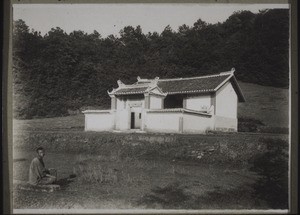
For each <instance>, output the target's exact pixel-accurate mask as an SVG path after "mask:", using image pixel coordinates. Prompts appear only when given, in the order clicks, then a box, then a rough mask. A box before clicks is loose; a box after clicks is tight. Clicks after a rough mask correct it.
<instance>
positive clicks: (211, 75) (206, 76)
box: [158, 71, 232, 82]
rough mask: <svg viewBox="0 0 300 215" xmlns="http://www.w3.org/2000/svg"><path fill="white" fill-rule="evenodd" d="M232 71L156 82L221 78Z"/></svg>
mask: <svg viewBox="0 0 300 215" xmlns="http://www.w3.org/2000/svg"><path fill="white" fill-rule="evenodd" d="M231 74H232V71H226V72H221V73H218V74H210V75H203V76H195V77H188V78H166V79H164V78H162V79H159V80H158V81H159V82H160V81H180V80H191V79H199V78H212V77H218V76H223V75H231Z"/></svg>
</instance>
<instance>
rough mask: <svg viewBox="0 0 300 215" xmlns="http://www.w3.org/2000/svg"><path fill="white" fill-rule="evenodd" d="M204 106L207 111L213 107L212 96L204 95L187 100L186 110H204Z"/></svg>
mask: <svg viewBox="0 0 300 215" xmlns="http://www.w3.org/2000/svg"><path fill="white" fill-rule="evenodd" d="M202 106H205V107H207V109H208V108H209V107H210V106H211V96H210V95H202V96H194V97H188V98H186V108H187V109H191V110H197V111H200V110H202V109H203V108H202Z"/></svg>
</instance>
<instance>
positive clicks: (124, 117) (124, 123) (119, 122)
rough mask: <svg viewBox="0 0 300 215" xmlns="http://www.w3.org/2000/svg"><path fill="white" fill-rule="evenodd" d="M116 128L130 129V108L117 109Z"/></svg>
mask: <svg viewBox="0 0 300 215" xmlns="http://www.w3.org/2000/svg"><path fill="white" fill-rule="evenodd" d="M115 124H116V130H128V129H130V109H123V110H117V111H116V113H115Z"/></svg>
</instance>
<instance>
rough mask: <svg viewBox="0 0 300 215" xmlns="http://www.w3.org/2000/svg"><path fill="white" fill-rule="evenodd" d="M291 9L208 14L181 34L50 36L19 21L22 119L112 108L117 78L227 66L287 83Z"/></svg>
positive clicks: (17, 97)
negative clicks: (213, 20)
mask: <svg viewBox="0 0 300 215" xmlns="http://www.w3.org/2000/svg"><path fill="white" fill-rule="evenodd" d="M288 50H289V13H288V10H286V9H274V10H265V11H261V12H259V13H258V14H253V13H251V12H249V11H240V12H236V13H234V14H233V15H231V16H230V17H229V18H228V19H227V20H226V21H225V22H223V23H217V24H208V23H205V22H203V21H202V20H201V19H199V20H197V21H196V22H195V23H194V25H193V26H187V25H182V26H179V28H178V30H177V31H175V30H173V29H171V27H170V26H167V27H166V28H165V29H164V30H163V32H162V33H160V34H159V33H157V32H152V33H151V32H149V33H147V34H144V33H143V32H142V27H141V26H137V27H135V28H134V27H132V26H126V27H124V28H123V29H121V31H120V37H115V36H113V35H110V36H108V37H106V38H102V37H101V35H100V34H99V33H98V32H97V31H94V32H93V33H91V34H87V33H85V32H83V31H73V32H71V33H69V34H67V33H66V32H64V30H63V29H60V28H58V27H57V28H52V29H51V30H50V31H49V32H48V33H47V34H46V35H44V36H42V35H41V34H40V32H37V31H35V30H32V31H30V30H29V27H28V26H27V25H26V23H25V22H24V21H22V20H16V21H14V29H13V80H14V83H13V86H14V87H13V90H14V102H15V103H14V113H15V117H17V118H34V117H50V116H62V115H68V113H69V112H70V111H71V112H72V111H75V110H78V109H80V108H82V107H85V106H101V107H102V108H107V107H109V104H110V103H109V102H110V98H109V97H108V96H107V90H111V89H112V88H113V87H117V84H116V80H118V79H122V81H124V82H125V83H133V82H134V81H136V80H135V79H136V76H140V77H143V78H153V77H155V76H159V77H160V78H166V77H168V78H173V77H188V76H199V75H205V74H211V73H218V72H222V71H228V70H230V69H231V68H232V67H235V68H236V71H237V73H236V76H237V78H238V79H239V80H241V81H244V82H251V83H257V84H261V85H267V86H275V87H284V88H287V87H288V83H289V79H288V77H289V75H288V74H289V65H288V57H289V52H288Z"/></svg>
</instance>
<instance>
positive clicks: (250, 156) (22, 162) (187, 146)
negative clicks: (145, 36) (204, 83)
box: [13, 115, 288, 209]
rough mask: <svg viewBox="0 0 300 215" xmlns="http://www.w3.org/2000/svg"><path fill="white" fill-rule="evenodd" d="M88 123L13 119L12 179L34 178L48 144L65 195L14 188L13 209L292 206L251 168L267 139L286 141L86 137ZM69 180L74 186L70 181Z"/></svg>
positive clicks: (283, 138)
mask: <svg viewBox="0 0 300 215" xmlns="http://www.w3.org/2000/svg"><path fill="white" fill-rule="evenodd" d="M82 120H83V118H82V116H80V115H79V116H73V117H64V118H51V119H35V120H26V121H25V120H24V121H15V123H19V124H18V125H16V124H15V125H16V127H15V128H16V129H15V130H14V154H13V159H14V166H13V170H14V174H13V178H14V179H16V180H23V181H26V180H27V179H28V168H29V164H30V161H31V159H32V158H33V157H34V156H35V152H34V149H35V148H36V147H37V146H44V147H45V148H46V157H45V163H46V165H47V167H55V168H56V169H57V170H58V177H59V182H58V183H59V184H60V185H61V187H62V190H61V191H57V192H54V193H49V194H48V193H38V192H34V191H22V190H17V189H15V190H14V208H19V209H22V208H44V209H47V208H62V209H68V208H83V209H87V208H88V209H95V208H99V209H136V208H141V209H143V208H149V209H253V208H256V209H267V208H286V207H287V206H286V203H287V198H285V197H284V196H283V199H282V198H281V200H280V203H281V204H275V205H274V202H276V201H277V200H272V202H269V200H268V199H266V198H265V194H264V193H261V192H260V190H261V189H260V188H258V187H259V186H258V184H264V183H265V184H268V182H261V179H263V175H262V174H261V173H259V172H258V171H253V170H251V169H252V168H253V166H254V164H255V161H256V160H257V156H260V155H264V154H265V153H267V152H269V151H270V144H266V139H265V138H268V139H269V140H270V143H271V145H272V144H273V142H274V141H278V140H280V141H279V142H278V143H279V144H280V145H281V146H283V145H285V146H287V137H288V136H287V135H274V134H269V135H267V134H248V133H243V134H217V135H216V134H210V135H174V134H173V135H172V134H168V135H167V134H165V135H164V134H119V133H98V132H84V131H83V127H79V126H78V122H80V121H82ZM18 126H19V127H18ZM21 128H22V129H21ZM271 148H272V147H271ZM285 151H286V152H287V149H285ZM272 157H274V156H272ZM268 160H269V158H268V159H267V160H264V161H263V163H267V162H268ZM277 166H278V165H277ZM277 166H276V167H277ZM70 175H72V176H73V178H72V181H68V180H67V179H68V178H69V177H70ZM283 179H284V181H287V178H285V176H284V178H283ZM271 190H273V188H272V187H271ZM268 192H269V191H268ZM279 193H280V192H279ZM271 203H273V204H271Z"/></svg>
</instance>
